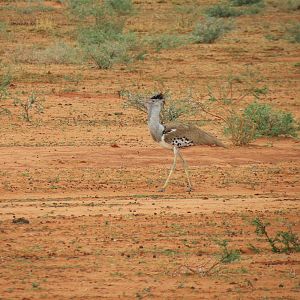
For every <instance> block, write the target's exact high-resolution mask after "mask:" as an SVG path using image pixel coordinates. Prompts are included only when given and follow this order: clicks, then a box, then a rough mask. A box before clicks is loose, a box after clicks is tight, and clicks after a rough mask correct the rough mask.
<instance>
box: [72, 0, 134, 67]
mask: <svg viewBox="0 0 300 300" xmlns="http://www.w3.org/2000/svg"><path fill="white" fill-rule="evenodd" d="M126 3H127V4H128V3H129V2H128V1H105V3H104V4H102V5H99V4H98V6H96V7H95V8H94V10H93V11H92V12H91V14H92V15H93V16H94V17H95V24H94V25H92V26H89V27H80V28H79V30H78V41H79V44H80V46H81V47H82V49H83V50H84V52H85V53H86V54H87V56H88V57H90V58H91V59H92V60H93V61H94V62H95V63H96V65H97V66H98V68H100V69H109V68H111V67H112V66H113V64H115V63H127V62H129V61H130V60H131V59H133V58H134V57H135V56H134V55H131V53H130V51H131V50H133V49H135V46H136V37H135V34H134V33H132V32H129V33H124V24H125V19H124V18H123V17H122V16H121V15H120V14H121V12H120V11H122V9H121V7H123V6H122V5H125V4H126ZM130 3H131V2H130ZM127 4H126V5H127ZM89 5H96V4H95V3H94V2H90V1H89ZM118 5H121V6H120V7H119V6H118ZM117 8H118V9H117ZM124 9H125V8H124Z"/></svg>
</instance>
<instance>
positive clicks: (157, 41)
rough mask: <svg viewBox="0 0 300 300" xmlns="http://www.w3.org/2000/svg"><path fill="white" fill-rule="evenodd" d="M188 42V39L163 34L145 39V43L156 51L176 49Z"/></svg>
mask: <svg viewBox="0 0 300 300" xmlns="http://www.w3.org/2000/svg"><path fill="white" fill-rule="evenodd" d="M187 41H188V38H186V37H184V36H178V35H174V34H173V35H171V34H161V35H157V36H151V37H148V38H146V39H145V42H146V43H147V44H149V45H151V46H153V47H154V48H155V50H156V51H160V50H163V49H171V48H176V47H178V46H181V45H184V44H186V43H187Z"/></svg>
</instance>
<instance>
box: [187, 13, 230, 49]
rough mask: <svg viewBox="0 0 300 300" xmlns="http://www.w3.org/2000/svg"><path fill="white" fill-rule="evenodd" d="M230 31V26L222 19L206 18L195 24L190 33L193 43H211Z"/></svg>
mask: <svg viewBox="0 0 300 300" xmlns="http://www.w3.org/2000/svg"><path fill="white" fill-rule="evenodd" d="M231 29H232V24H231V23H229V22H225V21H223V20H222V19H217V18H206V19H205V20H203V21H202V22H200V23H198V24H196V27H195V29H194V31H193V33H192V35H193V39H194V41H195V43H208V44H210V43H213V42H215V41H216V40H217V39H218V38H220V37H221V36H223V35H224V34H225V33H226V32H228V31H230V30H231Z"/></svg>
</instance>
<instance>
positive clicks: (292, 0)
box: [271, 0, 300, 11]
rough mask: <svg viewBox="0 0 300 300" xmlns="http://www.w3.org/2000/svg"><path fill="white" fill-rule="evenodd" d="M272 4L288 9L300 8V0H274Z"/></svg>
mask: <svg viewBox="0 0 300 300" xmlns="http://www.w3.org/2000/svg"><path fill="white" fill-rule="evenodd" d="M271 4H272V5H273V6H275V7H278V8H280V9H282V10H286V11H295V10H298V9H300V0H285V1H282V0H276V1H275V0H273V2H272V3H271Z"/></svg>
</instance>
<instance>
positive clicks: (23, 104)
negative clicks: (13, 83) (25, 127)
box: [14, 92, 43, 122]
mask: <svg viewBox="0 0 300 300" xmlns="http://www.w3.org/2000/svg"><path fill="white" fill-rule="evenodd" d="M14 104H15V106H19V107H20V108H21V109H22V116H23V118H24V120H25V121H26V122H30V121H31V117H30V114H31V111H32V110H35V111H36V112H38V113H40V112H42V111H43V106H42V104H41V102H40V100H39V99H38V98H37V96H36V95H35V93H34V92H32V93H31V95H30V96H29V97H28V99H27V100H24V101H22V100H21V99H19V98H16V99H15V100H14Z"/></svg>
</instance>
